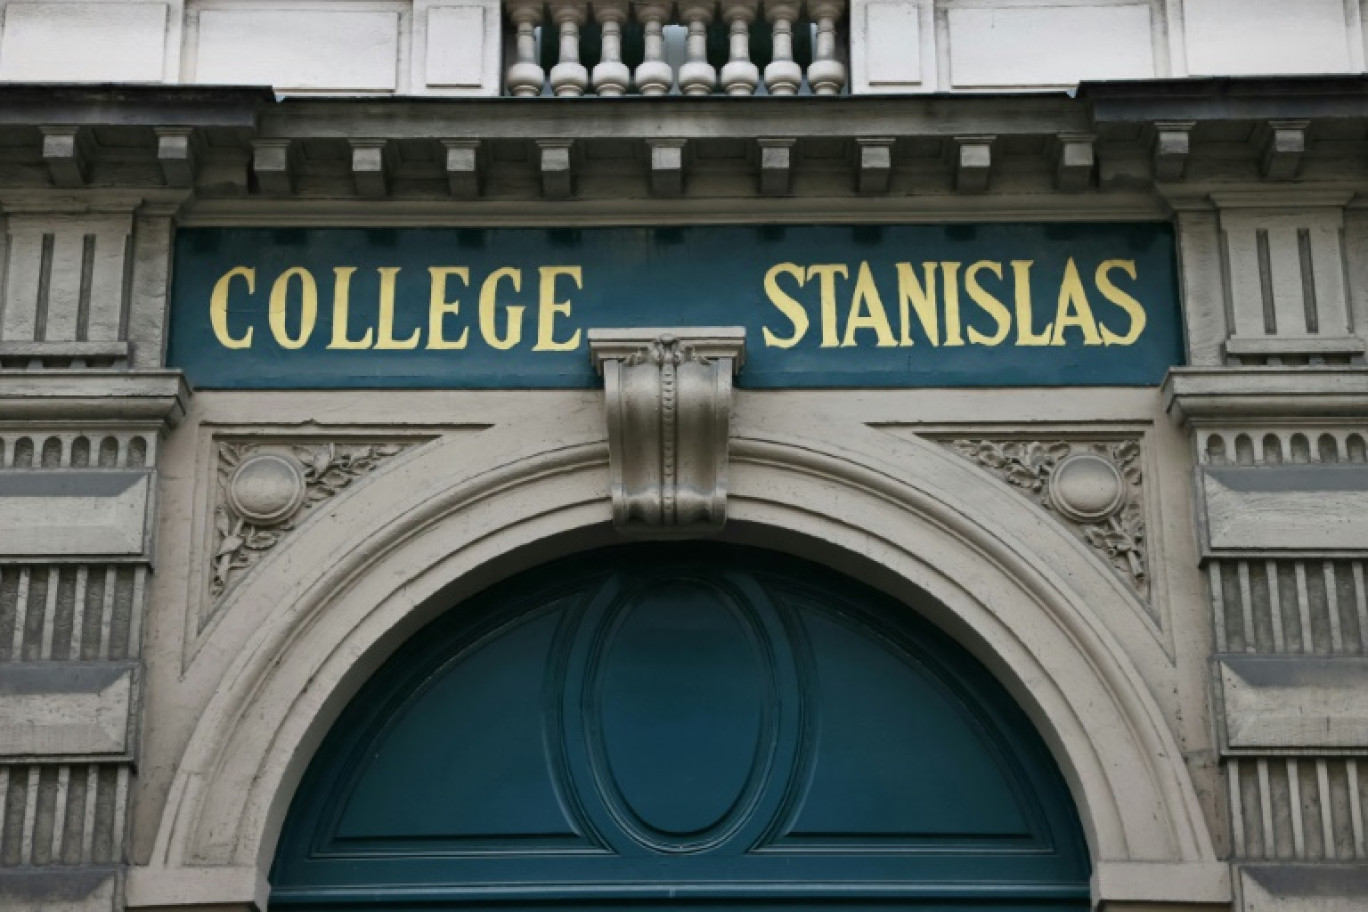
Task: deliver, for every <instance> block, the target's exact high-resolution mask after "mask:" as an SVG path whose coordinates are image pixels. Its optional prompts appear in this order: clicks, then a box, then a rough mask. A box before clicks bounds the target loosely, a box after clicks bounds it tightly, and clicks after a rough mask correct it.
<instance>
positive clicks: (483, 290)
mask: <svg viewBox="0 0 1368 912" xmlns="http://www.w3.org/2000/svg"><path fill="white" fill-rule="evenodd" d="M501 279H508V280H509V282H511V283H512V285H513V290H514V291H522V270H521V269H517V268H515V267H513V266H504V267H503V268H502V269H496V270H494V271H493V272H491V273H490V274H489V275H488V276H486V277H485V280H484V283H483V284H482V285H481V286H480V335H482V336H484V340H485V344H486V345H488V346H489V347H490V348H497V349H499V350H500V351H507V350H508V349H510V348H512V347H513V346H515V345H517V344H518V342H519V340H521V339H522V315H523V311H524V310H526V309H527V308H526V307H521V306H518V305H515V304H508V305H505V306H504V310H506V311H508V329H507V331H506V332H505V334H504V335H503V337H502V338H501V337H500V336H499V328H498V325H497V323H496V321H495V312H494V309H495V307H497V306H498V294H499V281H500V280H501Z"/></svg>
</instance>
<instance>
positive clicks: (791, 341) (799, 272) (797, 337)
mask: <svg viewBox="0 0 1368 912" xmlns="http://www.w3.org/2000/svg"><path fill="white" fill-rule="evenodd" d="M781 274H783V275H790V276H793V277H794V278H795V279H797V280H798V287H799V288H802V287H803V267H801V266H799V265H798V264H797V263H775V264H774V265H773V266H771V267H770V270H769V272H767V273H765V294H766V295H768V296H769V299H770V303H771V304H773V305H774V306H775V307H776V308H778V310H779V312H780V313H781V314H783V315H784V316H786V317H788V320H789V322H790V323H792V324H793V335H791V336H788V337H787V338H780V337H779V336H776V335H775V334H774V333H772V332H770V328H769V327H768V326H766V327H763V328H762V329H761V334H762V335H763V336H764V337H765V347H766V348H793V346H795V345H797V344H798V343H799V342H801V341H803V336H805V335H807V331H808V326H809V325H810V324H809V321H808V315H807V310H806V308H804V307H803V305H802V304H800V303H798V301H796V300H794V299H793V297H792V296H790V295H789V294H788V293H787V292H785V291H784V290H783V289H781V288H780V287H779V276H780V275H781Z"/></svg>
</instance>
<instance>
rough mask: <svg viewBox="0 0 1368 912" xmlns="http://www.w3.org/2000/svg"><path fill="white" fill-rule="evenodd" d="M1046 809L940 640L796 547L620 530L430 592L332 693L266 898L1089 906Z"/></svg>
mask: <svg viewBox="0 0 1368 912" xmlns="http://www.w3.org/2000/svg"><path fill="white" fill-rule="evenodd" d="M1088 877H1089V862H1088V854H1087V849H1086V846H1085V844H1084V838H1083V834H1082V828H1081V827H1080V825H1079V821H1078V817H1077V813H1076V811H1075V809H1074V805H1073V801H1072V799H1071V798H1070V795H1069V793H1068V791H1067V789H1066V787H1065V784H1064V781H1063V778H1062V777H1061V775H1060V773H1059V771H1058V769H1057V768H1056V766H1055V764H1054V761H1053V759H1052V758H1051V756H1050V755H1049V753H1048V751H1047V750H1046V748H1045V746H1044V744H1043V743H1042V742H1041V740H1040V738H1039V737H1038V736H1037V734H1036V733H1035V731H1034V730H1033V728H1032V727H1031V725H1030V724H1029V722H1028V720H1027V718H1026V716H1025V715H1024V713H1022V712H1021V710H1020V709H1019V708H1018V707H1017V706H1016V705H1015V704H1014V703H1013V701H1012V700H1011V698H1010V697H1009V696H1008V694H1007V693H1006V692H1005V691H1004V690H1003V689H1002V687H1001V686H1000V685H999V684H998V683H997V682H996V681H995V680H993V678H992V677H991V676H990V675H989V674H988V673H987V671H986V670H985V669H984V668H983V667H982V666H981V665H979V664H978V663H977V662H976V661H975V660H974V659H973V658H972V657H970V656H969V655H968V654H967V653H966V652H965V651H964V650H963V649H961V648H960V647H959V646H958V645H957V644H955V643H954V642H953V641H951V640H950V639H949V638H948V637H946V636H945V635H943V634H942V633H940V632H939V631H937V630H936V629H934V628H933V627H931V626H930V625H929V624H927V623H926V622H925V621H923V620H921V619H920V618H918V617H917V616H916V615H914V614H913V613H912V612H911V611H910V610H909V609H907V608H905V607H904V606H902V605H900V604H898V603H897V602H896V601H894V600H892V599H890V598H889V597H887V596H885V595H883V594H881V593H879V592H876V591H874V590H873V589H870V588H868V587H866V586H864V585H862V584H860V583H858V582H857V581H855V580H852V579H850V578H848V577H844V576H840V575H838V574H835V573H833V572H831V571H829V570H826V569H824V568H821V567H818V566H816V565H813V564H809V563H806V562H803V561H799V560H797V559H793V558H789V557H784V556H780V555H777V554H773V553H770V552H765V551H760V550H756V549H747V548H740V547H725V546H721V545H678V544H672V545H665V544H656V545H640V546H633V547H624V548H615V549H610V550H608V551H604V552H600V553H597V554H594V555H592V556H581V557H576V558H573V559H569V560H565V561H560V562H557V563H555V564H551V565H547V566H545V567H542V568H539V569H538V570H536V571H533V572H529V573H525V574H523V575H521V576H519V577H517V578H515V579H513V580H510V581H508V582H506V583H504V584H501V585H499V586H496V587H494V588H493V589H490V590H488V591H487V592H485V593H483V594H481V595H479V596H477V597H475V598H473V599H471V600H469V601H467V602H466V603H464V604H463V605H461V606H459V607H457V608H455V609H453V610H451V611H449V612H447V613H446V614H445V615H443V616H442V617H441V618H440V619H438V620H437V621H435V622H434V623H433V624H431V625H429V626H428V627H427V628H425V629H424V630H423V631H422V632H420V633H419V634H418V635H417V636H415V637H414V638H412V639H411V640H410V641H409V642H408V643H407V644H406V645H405V646H403V647H402V648H400V649H399V651H398V652H397V653H396V654H395V655H394V656H393V657H392V658H391V659H390V660H389V661H388V662H387V663H386V664H385V665H384V667H383V668H381V670H380V671H379V672H377V673H376V674H375V675H374V677H373V678H372V679H371V680H370V681H369V682H368V683H367V684H366V685H365V686H364V687H363V688H362V690H361V692H360V693H359V694H358V695H357V696H356V697H355V698H354V699H353V700H352V702H351V703H350V705H349V706H348V707H347V709H346V710H345V711H344V712H343V714H342V715H341V717H340V718H339V719H338V721H337V723H336V724H335V725H334V727H333V729H332V731H331V732H330V734H329V735H328V737H327V738H326V739H325V741H324V743H323V745H322V747H321V748H320V750H319V751H318V753H317V754H316V756H315V758H314V760H313V761H312V763H311V765H310V767H309V769H308V771H307V773H306V774H305V776H304V779H303V781H302V782H301V785H300V787H299V789H298V791H297V792H296V795H295V798H294V801H293V803H292V805H291V808H290V811H289V814H288V817H287V819H286V822H285V826H284V829H283V832H282V835H281V839H280V842H279V844H278V848H277V853H276V858H275V864H274V867H273V871H272V877H271V880H272V885H273V889H272V894H271V904H272V907H273V908H274V907H280V908H310V909H328V910H345V909H354V910H362V909H365V910H379V909H386V910H389V909H396V908H408V907H410V906H412V907H415V908H416V907H419V906H422V907H424V908H474V907H488V906H493V905H499V906H503V907H512V908H517V907H523V908H529V907H531V906H534V905H545V904H548V903H552V902H554V903H561V902H567V901H575V902H579V903H582V904H590V905H607V904H613V905H622V904H624V903H630V904H631V905H633V906H639V905H650V904H655V903H660V904H663V905H669V906H670V907H672V908H675V907H685V906H693V905H698V906H701V905H708V906H710V907H713V908H719V907H721V908H725V907H729V906H741V905H744V906H746V907H748V908H760V907H765V906H770V907H772V908H777V907H778V906H780V905H784V906H787V905H792V904H795V903H798V904H803V905H812V906H820V907H822V908H827V909H834V908H838V907H840V908H847V907H852V906H855V905H860V906H865V905H878V904H898V905H906V904H908V903H915V904H917V907H918V908H922V909H928V908H951V907H954V908H970V907H972V908H974V909H976V910H984V912H988V910H992V912H1007V910H1018V909H1025V908H1030V909H1033V910H1040V912H1047V910H1048V912H1053V910H1060V912H1062V910H1074V909H1086V908H1087V907H1088V897H1089V889H1088Z"/></svg>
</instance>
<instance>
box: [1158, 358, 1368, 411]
mask: <svg viewBox="0 0 1368 912" xmlns="http://www.w3.org/2000/svg"><path fill="white" fill-rule="evenodd" d="M1162 394H1163V397H1164V407H1165V409H1166V410H1167V411H1168V413H1169V415H1170V416H1171V417H1172V418H1173V419H1174V420H1175V421H1177V422H1178V423H1179V424H1183V425H1186V424H1188V423H1190V422H1192V421H1203V420H1221V419H1229V418H1234V419H1243V418H1363V417H1365V416H1368V368H1364V367H1176V368H1174V369H1173V370H1171V371H1169V374H1168V377H1166V378H1165V380H1164V385H1163V387H1162Z"/></svg>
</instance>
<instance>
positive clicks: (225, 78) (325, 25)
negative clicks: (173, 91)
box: [195, 9, 399, 92]
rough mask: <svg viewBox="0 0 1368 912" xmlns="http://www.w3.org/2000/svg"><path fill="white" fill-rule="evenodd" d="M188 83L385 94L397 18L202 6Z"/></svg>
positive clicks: (392, 85) (392, 77) (393, 68)
mask: <svg viewBox="0 0 1368 912" xmlns="http://www.w3.org/2000/svg"><path fill="white" fill-rule="evenodd" d="M198 52H199V54H198V61H197V64H196V68H195V81H196V82H201V83H219V84H225V85H261V84H263V83H264V84H267V85H271V86H274V87H275V88H276V89H278V90H289V89H306V90H308V89H322V90H327V89H331V90H338V91H344V90H353V91H380V92H392V91H394V90H395V89H396V88H397V86H398V77H397V74H398V60H399V14H398V13H394V12H385V11H383V10H324V9H307V10H300V9H277V10H272V9H250V10H247V9H242V10H234V9H207V10H205V11H204V12H202V13H200V17H199V44H198Z"/></svg>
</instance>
